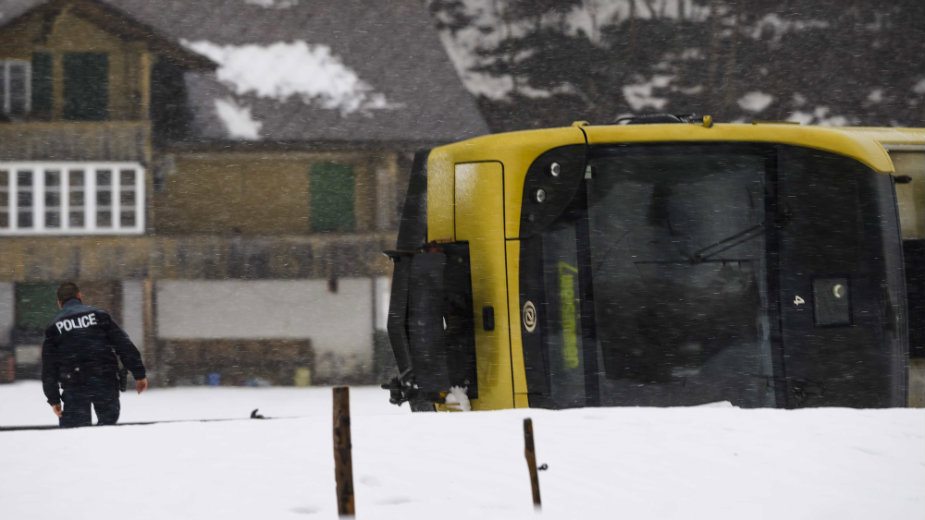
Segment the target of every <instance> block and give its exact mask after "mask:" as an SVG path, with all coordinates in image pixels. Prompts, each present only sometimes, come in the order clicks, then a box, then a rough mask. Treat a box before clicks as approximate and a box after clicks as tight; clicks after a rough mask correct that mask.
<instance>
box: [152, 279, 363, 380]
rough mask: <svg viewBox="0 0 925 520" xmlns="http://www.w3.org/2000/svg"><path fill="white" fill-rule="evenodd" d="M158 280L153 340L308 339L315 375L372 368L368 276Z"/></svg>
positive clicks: (330, 376)
mask: <svg viewBox="0 0 925 520" xmlns="http://www.w3.org/2000/svg"><path fill="white" fill-rule="evenodd" d="M329 289H330V286H329V282H328V281H327V280H253V281H248V280H222V281H204V280H167V281H158V282H157V286H156V293H157V316H156V322H157V330H156V332H157V337H158V339H159V340H193V339H240V340H252V339H266V340H274V339H309V340H311V345H312V349H313V351H314V358H315V374H316V375H317V379H319V380H337V379H339V378H344V377H352V376H354V375H355V374H357V373H369V372H371V370H372V351H373V347H372V342H373V327H374V318H373V294H374V292H373V291H374V281H373V279H371V278H341V279H339V280H337V290H336V292H332V291H330V290H329Z"/></svg>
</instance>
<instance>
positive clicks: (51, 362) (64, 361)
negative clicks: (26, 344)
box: [42, 299, 145, 404]
mask: <svg viewBox="0 0 925 520" xmlns="http://www.w3.org/2000/svg"><path fill="white" fill-rule="evenodd" d="M116 356H118V360H121V361H122V364H123V365H124V366H125V368H127V369H128V370H129V371H130V372H131V373H132V376H133V377H134V378H135V380H136V381H137V380H139V379H144V377H145V366H144V364H143V363H142V361H141V354H140V353H139V352H138V349H137V348H136V347H135V345H134V344H133V343H132V340H130V339H129V337H128V335H127V334H126V333H125V331H123V330H122V329H121V328H120V327H119V325H117V324H116V322H115V321H113V319H112V317H111V316H109V314H108V313H107V312H106V311H103V310H100V309H97V308H95V307H91V306H89V305H84V304H83V303H81V302H80V300H77V299H72V300H68V301H67V302H65V303H64V306H63V308H62V309H61V312H59V313H58V314H57V315H56V316H55V319H54V321H53V322H52V323H51V325H49V326H48V328H47V329H45V342H44V343H43V344H42V389H43V390H44V391H45V397H47V398H48V403H49V404H58V403H60V402H61V397H60V394H59V391H58V384H59V383H60V385H61V387H62V388H64V389H65V390H67V389H68V388H75V387H79V386H81V385H84V384H90V383H92V382H94V381H107V380H109V381H113V384H116V380H117V379H118V377H119V364H118V360H117V358H116Z"/></svg>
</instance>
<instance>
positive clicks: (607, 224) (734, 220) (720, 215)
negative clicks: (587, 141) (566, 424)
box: [586, 146, 773, 406]
mask: <svg viewBox="0 0 925 520" xmlns="http://www.w3.org/2000/svg"><path fill="white" fill-rule="evenodd" d="M769 161H770V159H769V157H768V156H767V155H766V154H765V153H762V152H761V151H760V150H747V149H740V150H734V149H733V150H716V151H714V150H711V149H710V148H708V147H707V148H703V147H681V146H669V147H636V148H626V149H622V150H621V149H616V150H609V151H604V152H603V153H600V154H599V155H598V156H596V157H592V159H591V160H590V163H589V164H590V168H591V170H590V171H591V175H590V177H591V178H590V179H589V180H588V181H587V183H586V188H587V201H588V203H587V219H588V227H589V245H590V261H591V262H590V263H591V279H592V280H593V294H594V316H595V320H594V322H595V323H596V335H597V340H598V345H599V348H600V353H601V360H600V361H601V362H602V363H601V366H600V368H602V369H603V373H604V375H605V377H603V378H601V379H602V380H601V382H600V384H601V387H602V390H603V391H602V392H601V394H602V396H604V399H603V400H604V401H607V400H613V402H610V403H608V402H602V403H601V404H604V405H607V404H622V403H621V402H620V400H621V397H622V396H623V395H625V394H626V392H623V391H620V390H621V388H620V387H621V386H627V389H629V387H630V386H632V387H634V391H633V395H634V403H636V404H649V403H651V404H655V403H665V402H672V403H676V404H688V403H696V402H709V401H721V400H729V399H730V396H735V398H736V401H737V402H736V404H737V405H744V406H773V403H772V402H769V400H773V392H770V391H768V388H770V385H768V381H767V378H768V377H770V376H771V374H772V368H771V349H770V342H769V327H768V310H767V309H768V289H767V266H766V262H765V259H766V254H765V251H766V244H765V242H766V239H765V200H766V197H765V186H766V178H767V175H768V165H769ZM639 383H644V384H645V387H644V388H645V390H644V391H640V387H639Z"/></svg>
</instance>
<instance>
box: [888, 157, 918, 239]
mask: <svg viewBox="0 0 925 520" xmlns="http://www.w3.org/2000/svg"><path fill="white" fill-rule="evenodd" d="M890 156H891V157H892V158H893V164H894V166H895V167H896V175H907V176H909V177H910V178H911V179H912V182H910V183H908V184H897V185H896V201H897V203H898V204H899V220H900V224H901V227H902V237H903V239H904V240H908V239H916V238H925V152H901V151H894V152H890Z"/></svg>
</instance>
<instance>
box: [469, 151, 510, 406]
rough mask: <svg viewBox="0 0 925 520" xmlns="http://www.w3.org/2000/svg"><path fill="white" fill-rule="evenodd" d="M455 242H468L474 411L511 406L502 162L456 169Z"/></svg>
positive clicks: (473, 164) (470, 165)
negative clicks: (475, 393) (475, 391)
mask: <svg viewBox="0 0 925 520" xmlns="http://www.w3.org/2000/svg"><path fill="white" fill-rule="evenodd" d="M455 175H456V178H455V182H456V191H455V193H456V195H455V196H456V200H455V206H456V208H455V226H456V240H457V241H460V242H468V244H469V258H470V268H471V272H472V308H473V314H474V316H473V319H474V326H475V327H474V328H475V351H476V373H477V379H478V388H479V397H478V399H475V400H473V401H472V407H473V409H499V408H513V407H514V386H513V384H514V382H513V377H512V372H511V367H512V363H511V347H510V341H511V340H510V332H509V330H508V327H509V326H508V316H509V314H508V307H507V305H508V304H507V298H508V296H507V273H506V268H507V264H506V259H505V241H504V172H503V168H502V165H501V163H500V162H479V163H463V164H457V165H456V174H455Z"/></svg>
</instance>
